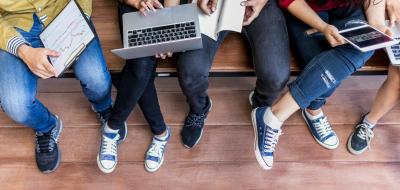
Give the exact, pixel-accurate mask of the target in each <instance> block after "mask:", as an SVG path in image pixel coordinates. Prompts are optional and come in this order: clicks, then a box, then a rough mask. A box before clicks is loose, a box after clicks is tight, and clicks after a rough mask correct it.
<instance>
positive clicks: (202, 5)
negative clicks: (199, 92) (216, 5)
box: [197, 0, 212, 15]
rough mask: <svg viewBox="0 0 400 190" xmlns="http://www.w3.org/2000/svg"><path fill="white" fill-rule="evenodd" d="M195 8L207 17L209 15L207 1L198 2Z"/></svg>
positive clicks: (209, 10)
mask: <svg viewBox="0 0 400 190" xmlns="http://www.w3.org/2000/svg"><path fill="white" fill-rule="evenodd" d="M197 6H198V7H199V8H200V9H201V10H202V11H203V12H204V13H205V14H207V15H211V13H212V12H211V9H210V8H209V7H208V0H199V1H198V2H197Z"/></svg>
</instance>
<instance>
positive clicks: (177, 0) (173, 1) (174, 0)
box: [164, 0, 180, 7]
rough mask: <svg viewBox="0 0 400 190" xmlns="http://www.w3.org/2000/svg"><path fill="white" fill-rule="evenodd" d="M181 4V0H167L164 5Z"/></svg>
mask: <svg viewBox="0 0 400 190" xmlns="http://www.w3.org/2000/svg"><path fill="white" fill-rule="evenodd" d="M179 4H180V0H165V1H164V7H173V6H177V5H179Z"/></svg>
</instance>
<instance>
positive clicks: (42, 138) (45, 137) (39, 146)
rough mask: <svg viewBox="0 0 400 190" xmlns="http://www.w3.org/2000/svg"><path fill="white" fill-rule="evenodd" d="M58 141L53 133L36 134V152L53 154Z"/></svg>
mask: <svg viewBox="0 0 400 190" xmlns="http://www.w3.org/2000/svg"><path fill="white" fill-rule="evenodd" d="M55 143H56V141H55V140H54V139H53V138H52V133H36V151H37V152H40V153H47V152H53V150H54V146H55Z"/></svg>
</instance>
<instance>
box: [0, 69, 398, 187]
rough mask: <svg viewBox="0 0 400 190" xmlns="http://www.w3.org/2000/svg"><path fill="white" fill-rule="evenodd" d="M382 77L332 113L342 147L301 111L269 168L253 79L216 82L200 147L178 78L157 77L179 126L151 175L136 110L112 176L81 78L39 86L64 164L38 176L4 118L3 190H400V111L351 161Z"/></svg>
mask: <svg viewBox="0 0 400 190" xmlns="http://www.w3.org/2000/svg"><path fill="white" fill-rule="evenodd" d="M383 79H384V78H383V77H374V76H358V77H351V78H350V79H349V80H348V81H346V82H345V83H344V84H343V85H342V87H340V89H339V90H338V91H337V92H336V93H335V95H334V96H333V97H332V98H331V99H330V100H329V102H328V104H327V105H326V107H325V112H326V114H328V116H329V118H330V121H331V123H332V124H333V125H334V129H335V131H336V132H337V134H338V136H339V137H340V142H341V145H340V146H339V148H338V149H337V150H334V151H329V150H326V149H324V148H322V147H320V146H319V145H317V143H316V142H315V141H314V139H313V138H312V137H311V135H310V133H309V132H308V130H307V128H306V126H305V125H304V123H303V121H302V119H301V117H300V115H299V114H298V113H296V114H295V115H294V116H293V117H291V118H290V119H289V121H287V122H286V123H285V126H284V135H283V136H282V138H281V140H280V142H279V144H278V148H277V152H276V163H275V166H274V168H273V170H271V171H264V170H262V169H261V168H260V167H259V166H258V164H257V162H256V159H255V157H254V152H253V138H254V134H253V129H252V127H251V121H250V107H249V105H248V101H247V96H248V94H249V92H250V91H251V90H252V88H253V85H254V78H212V79H211V84H210V90H209V93H210V96H211V98H212V99H213V100H214V101H213V102H214V109H213V111H212V112H211V113H210V115H209V118H208V120H207V123H206V127H205V131H204V132H205V133H204V136H203V139H202V140H201V142H200V144H199V146H198V147H196V148H195V149H193V150H187V149H185V148H183V146H182V144H181V142H180V136H179V132H180V129H181V125H182V122H183V120H184V118H185V114H186V112H187V110H188V108H187V106H186V104H185V99H184V97H183V95H182V94H181V92H180V89H179V86H178V83H177V79H176V78H159V79H157V87H158V90H159V98H160V101H161V104H162V105H161V107H162V111H163V113H164V114H165V120H166V121H167V123H168V124H169V125H170V126H172V128H173V136H172V140H171V142H170V144H169V146H168V150H167V154H166V160H165V162H164V165H163V167H162V168H161V169H160V170H159V171H158V172H157V173H155V174H149V173H147V172H145V170H144V167H143V158H144V152H145V150H146V148H147V145H148V143H149V142H150V140H151V136H150V132H149V129H148V126H147V125H146V122H145V121H144V119H143V116H142V115H141V113H140V111H139V110H135V112H134V113H133V114H132V115H131V117H130V118H129V122H128V123H129V134H128V139H127V141H126V142H125V143H124V144H122V145H121V146H120V149H119V153H120V154H119V156H120V157H119V158H120V162H119V165H118V167H117V169H116V171H115V172H114V173H112V174H109V175H105V174H103V173H101V172H100V170H99V169H98V168H97V164H96V154H97V151H98V146H99V140H100V132H99V129H100V126H99V124H98V123H97V120H96V117H95V115H94V114H93V113H92V112H91V110H90V106H89V104H88V103H87V101H86V100H85V98H84V97H83V95H82V93H81V90H80V87H79V84H78V82H77V81H76V80H74V79H62V80H49V81H41V82H40V85H39V99H40V100H42V101H43V103H44V104H46V105H48V107H49V108H50V109H51V110H52V111H53V112H54V113H56V114H58V115H59V116H61V118H62V119H63V121H64V124H65V128H64V130H63V133H62V135H61V139H60V146H61V150H62V153H63V154H62V163H61V166H60V168H59V169H58V170H57V171H56V172H55V173H53V174H50V175H44V174H41V173H40V172H39V171H38V170H37V168H36V164H35V160H34V141H33V140H34V139H33V138H34V133H33V132H32V131H31V130H30V129H27V128H24V127H22V126H19V125H17V124H15V123H14V122H12V121H11V120H10V119H8V118H7V117H6V116H5V114H4V113H0V150H1V152H0V161H1V162H0V184H1V186H0V189H2V190H8V189H38V190H44V189H57V190H58V189H94V190H102V189H118V190H119V189H139V190H142V189H199V190H203V189H274V190H275V189H285V190H286V189H290V190H292V189H324V190H328V189H335V190H336V189H339V190H345V189H352V190H354V189H356V190H357V189H360V190H361V189H363V190H364V189H374V190H375V189H377V190H398V189H400V119H399V115H400V107H396V108H395V109H394V110H393V111H391V112H390V113H389V114H388V115H387V116H386V117H385V118H383V120H382V122H381V123H382V124H381V125H380V126H379V127H378V128H377V129H376V130H375V138H374V140H373V141H372V150H371V151H368V152H367V153H365V154H364V155H362V156H353V155H351V154H349V153H348V151H347V150H346V147H345V145H346V141H347V138H348V136H349V134H350V133H351V131H352V128H353V126H354V124H355V123H356V122H357V120H358V119H359V117H360V115H361V114H362V113H365V112H366V111H368V108H369V107H370V105H371V102H372V100H373V97H374V95H375V93H376V90H377V88H378V87H379V85H380V84H381V83H382V81H383Z"/></svg>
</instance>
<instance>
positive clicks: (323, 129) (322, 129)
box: [301, 110, 339, 149]
mask: <svg viewBox="0 0 400 190" xmlns="http://www.w3.org/2000/svg"><path fill="white" fill-rule="evenodd" d="M305 112H306V111H305V110H302V111H301V113H302V115H303V119H304V120H305V121H306V123H307V126H308V128H309V129H310V131H311V134H312V136H313V137H314V139H315V140H316V141H317V142H318V144H320V145H321V146H323V147H325V148H327V149H335V148H337V147H338V146H339V138H338V137H337V136H336V133H335V132H334V131H333V129H332V126H331V124H330V123H329V121H328V118H327V117H326V116H325V115H324V116H322V117H320V118H318V119H316V120H311V119H309V118H308V117H307V114H306V113H305Z"/></svg>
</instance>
